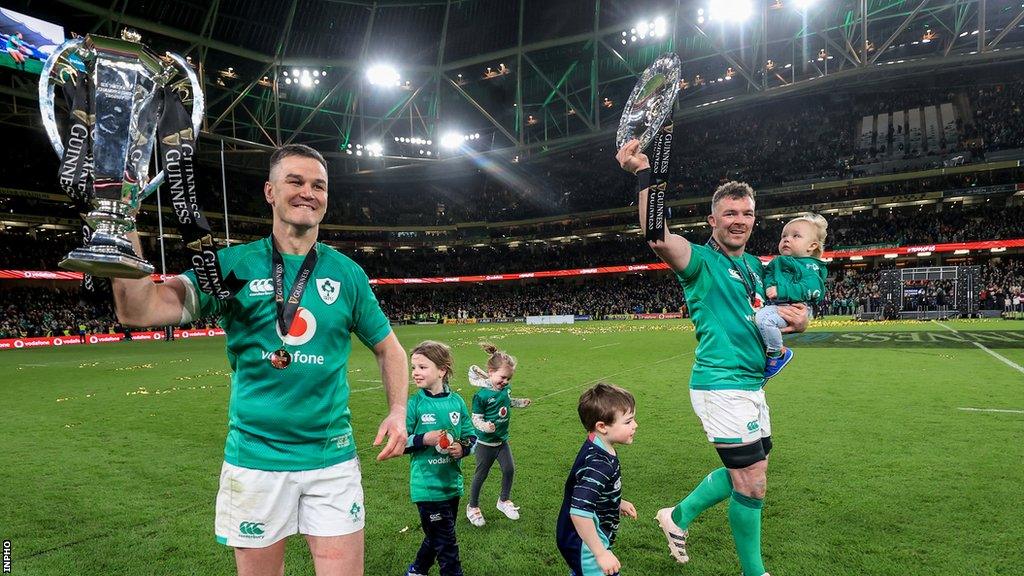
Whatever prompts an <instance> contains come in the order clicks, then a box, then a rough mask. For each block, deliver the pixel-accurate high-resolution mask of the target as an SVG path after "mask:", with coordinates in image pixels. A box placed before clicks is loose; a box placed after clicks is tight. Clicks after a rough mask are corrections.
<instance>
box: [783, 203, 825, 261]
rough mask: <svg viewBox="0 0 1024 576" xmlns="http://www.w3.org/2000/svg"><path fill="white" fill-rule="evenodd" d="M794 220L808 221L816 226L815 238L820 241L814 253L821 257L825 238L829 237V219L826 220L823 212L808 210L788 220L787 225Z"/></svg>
mask: <svg viewBox="0 0 1024 576" xmlns="http://www.w3.org/2000/svg"><path fill="white" fill-rule="evenodd" d="M794 222H807V223H808V224H810V225H811V226H812V227H813V228H814V233H815V238H814V239H815V240H816V241H817V242H818V249H817V250H815V251H814V253H813V255H814V257H815V258H821V255H822V253H824V252H825V238H827V237H828V220H825V217H824V216H822V215H821V214H815V213H814V212H807V213H805V214H801V215H799V216H797V217H796V218H793V219H792V220H790V221H789V222H786V226H789V225H790V224H792V223H794Z"/></svg>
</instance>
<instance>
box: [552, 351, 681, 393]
mask: <svg viewBox="0 0 1024 576" xmlns="http://www.w3.org/2000/svg"><path fill="white" fill-rule="evenodd" d="M686 356H693V352H684V353H682V354H676V355H675V356H669V357H668V358H662V359H661V360H658V361H657V362H651V363H650V364H644V365H643V366H636V367H633V368H627V369H625V370H620V371H618V372H614V373H612V374H608V375H605V376H601V377H599V378H594V379H593V380H587V381H586V382H583V383H581V384H575V385H573V386H569V387H568V388H562V389H561V390H555V391H554V392H550V393H548V394H544V395H541V396H537V397H536V398H534V400H541V399H543V398H548V397H551V396H554V395H556V394H561V393H562V392H568V391H569V390H577V389H579V387H580V386H586V385H587V384H597V383H598V382H600V381H601V380H605V379H607V378H611V377H613V376H618V375H620V374H625V373H626V372H632V371H634V370H639V369H641V368H646V367H648V366H654V365H655V364H661V363H663V362H668V361H669V360H675V359H676V358H684V357H686Z"/></svg>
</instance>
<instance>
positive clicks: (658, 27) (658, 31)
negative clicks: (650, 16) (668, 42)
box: [654, 16, 668, 38]
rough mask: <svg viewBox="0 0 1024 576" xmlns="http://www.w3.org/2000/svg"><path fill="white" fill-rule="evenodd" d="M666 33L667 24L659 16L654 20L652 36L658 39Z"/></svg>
mask: <svg viewBox="0 0 1024 576" xmlns="http://www.w3.org/2000/svg"><path fill="white" fill-rule="evenodd" d="M666 32H668V22H666V21H665V19H664V18H662V17H661V16H658V17H657V18H655V19H654V36H655V37H658V38H660V37H662V36H664V35H665V33H666Z"/></svg>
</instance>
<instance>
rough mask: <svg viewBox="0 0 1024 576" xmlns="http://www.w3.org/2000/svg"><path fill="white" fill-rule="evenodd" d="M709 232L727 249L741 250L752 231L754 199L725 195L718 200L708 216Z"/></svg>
mask: <svg viewBox="0 0 1024 576" xmlns="http://www.w3.org/2000/svg"><path fill="white" fill-rule="evenodd" d="M708 224H710V225H711V234H712V235H713V236H714V238H715V240H717V241H718V243H719V244H721V245H722V246H723V247H724V248H725V249H726V250H727V251H729V252H736V251H739V250H742V249H743V248H744V247H745V246H746V245H747V240H750V233H751V232H753V231H754V199H753V198H751V197H749V196H744V197H742V198H732V197H730V196H726V197H725V198H722V199H721V200H719V201H718V204H716V205H715V207H714V210H713V211H712V214H711V216H708Z"/></svg>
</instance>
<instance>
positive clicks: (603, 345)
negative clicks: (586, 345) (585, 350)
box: [591, 342, 619, 350]
mask: <svg viewBox="0 0 1024 576" xmlns="http://www.w3.org/2000/svg"><path fill="white" fill-rule="evenodd" d="M618 345H619V343H618V342H612V343H611V344H601V345H600V346H594V347H592V348H591V350H598V349H600V348H607V347H609V346H618Z"/></svg>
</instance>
